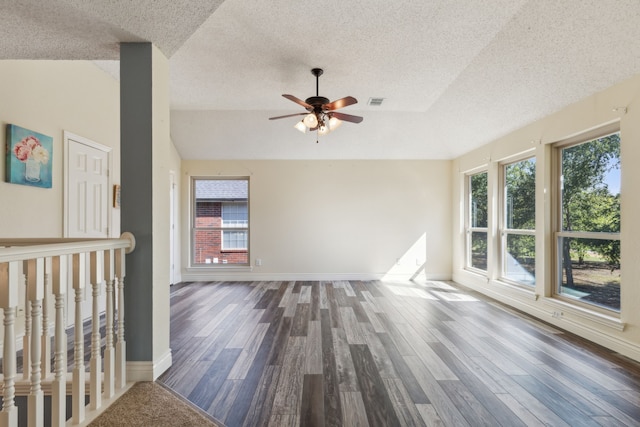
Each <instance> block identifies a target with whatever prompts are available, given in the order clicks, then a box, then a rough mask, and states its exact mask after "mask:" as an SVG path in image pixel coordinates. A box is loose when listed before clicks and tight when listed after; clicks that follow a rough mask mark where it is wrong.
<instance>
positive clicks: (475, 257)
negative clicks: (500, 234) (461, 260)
mask: <svg viewBox="0 0 640 427" xmlns="http://www.w3.org/2000/svg"><path fill="white" fill-rule="evenodd" d="M467 188H468V196H469V197H468V199H467V200H468V206H467V267H471V268H474V269H478V270H483V271H487V231H488V229H487V225H488V224H487V218H488V212H487V172H481V173H477V174H474V175H468V181H467Z"/></svg>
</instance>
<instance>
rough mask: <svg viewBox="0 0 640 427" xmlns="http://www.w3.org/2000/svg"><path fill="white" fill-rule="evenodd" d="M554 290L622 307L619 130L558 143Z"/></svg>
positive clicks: (577, 298) (571, 297) (611, 307)
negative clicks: (573, 141)
mask: <svg viewBox="0 0 640 427" xmlns="http://www.w3.org/2000/svg"><path fill="white" fill-rule="evenodd" d="M555 154H556V160H557V163H558V167H559V174H558V177H559V179H558V181H559V182H558V183H557V184H558V187H559V196H560V197H559V201H558V203H557V205H558V209H557V211H558V212H557V213H556V214H557V216H558V220H557V224H558V226H557V229H556V253H557V256H556V282H557V289H556V293H557V294H558V295H560V296H561V297H564V298H567V299H568V300H571V301H577V302H581V303H585V304H589V305H592V306H596V307H600V308H605V309H608V310H612V311H620V133H619V132H616V133H611V134H605V135H604V136H599V137H597V138H594V139H589V140H582V141H579V142H578V143H575V144H565V145H560V146H558V147H557V148H556V152H555Z"/></svg>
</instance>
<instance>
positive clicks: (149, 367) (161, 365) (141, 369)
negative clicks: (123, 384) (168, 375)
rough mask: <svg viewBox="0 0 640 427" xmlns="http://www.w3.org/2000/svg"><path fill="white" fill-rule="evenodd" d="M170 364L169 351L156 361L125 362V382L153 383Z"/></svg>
mask: <svg viewBox="0 0 640 427" xmlns="http://www.w3.org/2000/svg"><path fill="white" fill-rule="evenodd" d="M171 363H172V359H171V349H169V350H167V352H166V353H165V354H164V355H163V356H162V357H160V358H159V359H158V360H156V361H152V360H150V361H139V362H127V382H130V381H133V382H136V381H155V380H156V379H157V378H158V377H159V376H160V375H162V374H163V373H164V371H166V370H167V369H169V368H170V367H171Z"/></svg>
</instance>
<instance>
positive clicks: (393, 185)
mask: <svg viewBox="0 0 640 427" xmlns="http://www.w3.org/2000/svg"><path fill="white" fill-rule="evenodd" d="M450 168H451V162H450V161H443V160H438V161H428V160H423V161H407V160H397V161H396V160H388V161H384V160H383V161H377V160H361V161H357V160H336V161H334V160H315V161H304V160H282V161H277V160H264V161H260V160H255V161H250V160H247V161H233V160H228V161H183V162H182V192H181V193H182V213H181V217H182V248H183V250H182V260H183V280H207V279H211V278H217V279H227V280H234V279H235V280H252V279H253V280H290V279H309V280H321V279H323V280H330V279H336V280H338V279H350V278H351V279H378V278H383V277H385V276H387V275H391V276H392V277H394V278H408V277H410V276H411V275H413V274H415V273H416V272H418V271H419V270H420V266H421V264H422V263H424V261H425V259H426V264H425V271H426V276H427V277H429V278H439V279H447V278H450V277H451V239H450V233H449V230H450V229H451V215H450V213H451V185H450V181H451V169H450ZM190 176H200V177H202V176H212V177H217V176H223V177H224V176H248V177H249V178H250V187H249V188H250V189H249V191H250V201H249V204H250V224H251V231H250V250H251V253H250V258H251V264H252V265H253V264H254V262H255V259H256V258H260V259H262V266H254V267H253V268H252V269H236V270H229V269H224V270H217V272H214V271H212V270H203V269H189V268H187V267H188V264H189V261H188V260H189V244H190V243H189V236H190V230H189V227H190V222H189V218H190V213H189V206H190V205H189V197H190V190H189V186H190ZM397 260H400V261H399V262H397ZM391 276H388V277H391ZM421 277H425V276H424V273H421Z"/></svg>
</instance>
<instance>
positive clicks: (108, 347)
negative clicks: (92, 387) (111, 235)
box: [104, 249, 115, 398]
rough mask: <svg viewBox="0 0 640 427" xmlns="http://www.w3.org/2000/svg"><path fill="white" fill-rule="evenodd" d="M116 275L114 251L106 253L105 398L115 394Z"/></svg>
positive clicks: (110, 250)
mask: <svg viewBox="0 0 640 427" xmlns="http://www.w3.org/2000/svg"><path fill="white" fill-rule="evenodd" d="M114 274H115V259H114V250H113V249H109V250H107V251H104V278H105V281H106V299H107V301H106V303H107V304H106V313H105V335H106V342H105V349H104V396H105V397H106V398H110V397H112V396H113V395H114V393H115V372H114V363H115V354H114V348H113V303H114V301H113V279H114Z"/></svg>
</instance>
